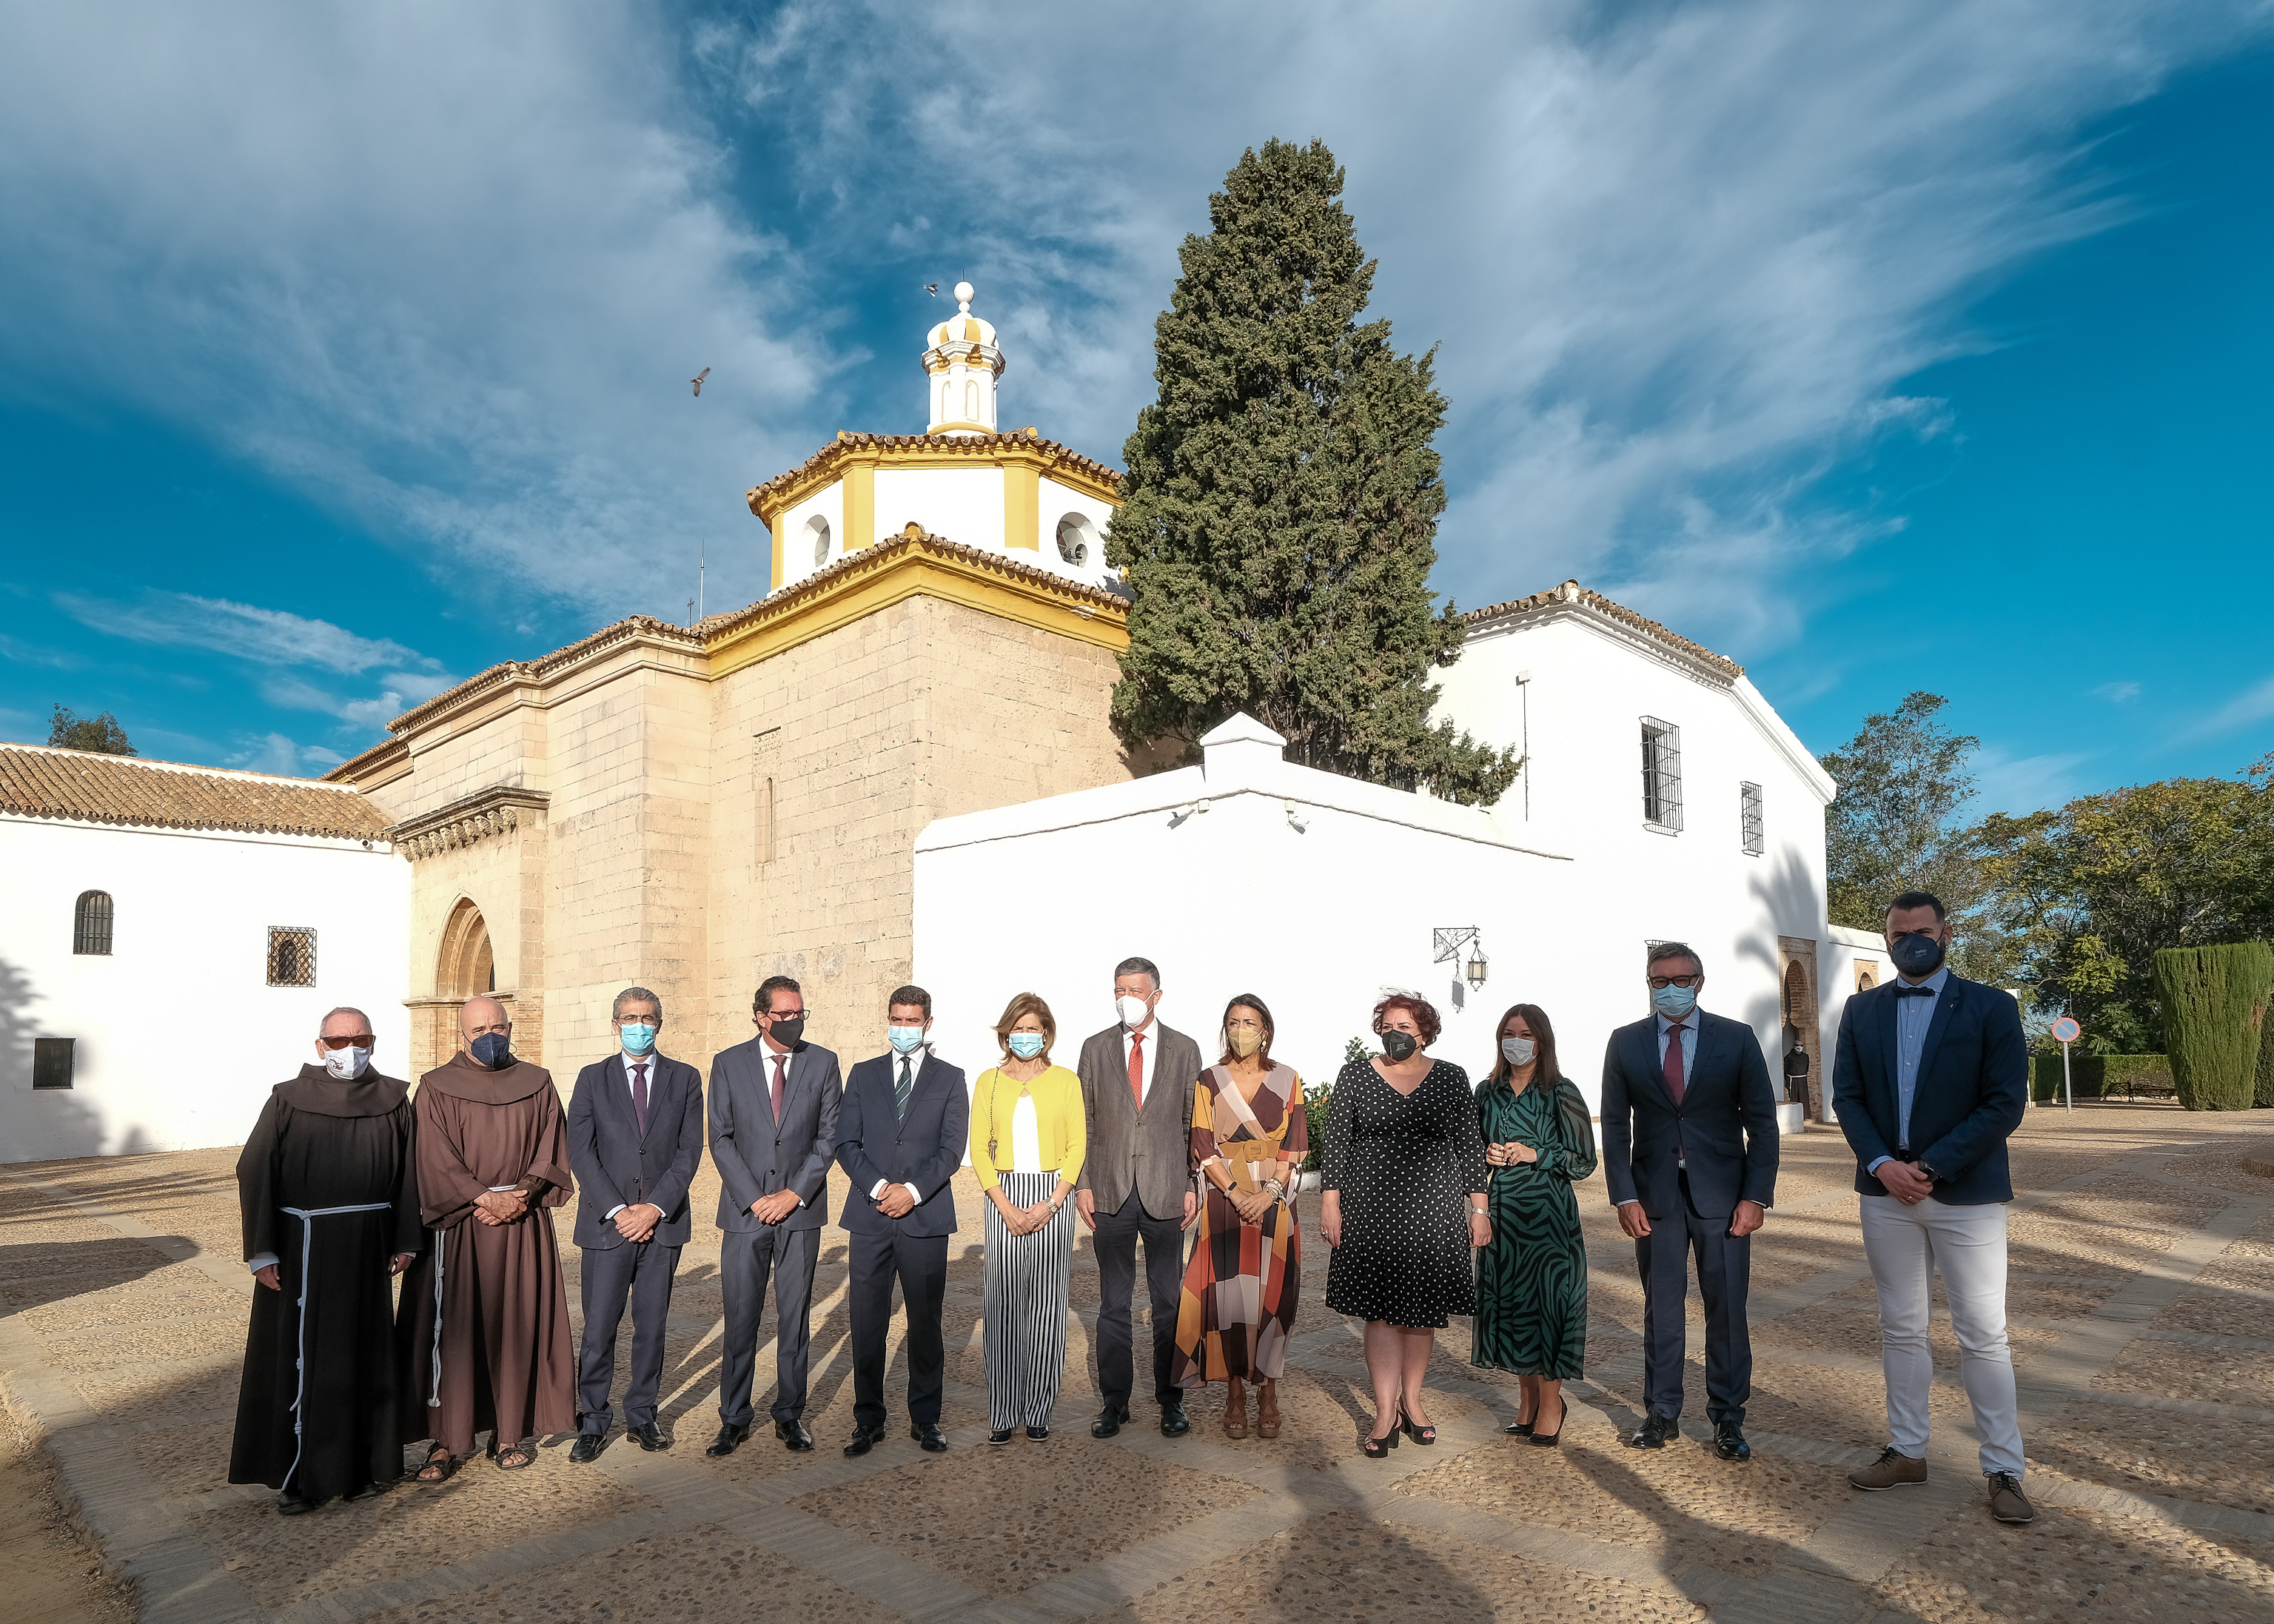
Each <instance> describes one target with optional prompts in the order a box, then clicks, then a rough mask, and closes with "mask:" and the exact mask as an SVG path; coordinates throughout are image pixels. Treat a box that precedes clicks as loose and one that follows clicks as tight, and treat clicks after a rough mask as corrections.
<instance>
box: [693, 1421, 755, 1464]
mask: <svg viewBox="0 0 2274 1624" xmlns="http://www.w3.org/2000/svg"><path fill="white" fill-rule="evenodd" d="M749 1435H750V1429H749V1427H747V1426H734V1425H727V1426H722V1427H720V1428H719V1436H718V1437H716V1438H714V1439H712V1440H711V1447H709V1448H708V1449H705V1450H704V1452H703V1453H704V1454H705V1455H714V1456H716V1455H732V1454H734V1451H735V1450H737V1449H739V1448H741V1447H742V1444H743V1440H746V1439H748V1438H749Z"/></svg>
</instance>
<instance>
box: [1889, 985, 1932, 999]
mask: <svg viewBox="0 0 2274 1624" xmlns="http://www.w3.org/2000/svg"><path fill="white" fill-rule="evenodd" d="M1895 996H1897V997H1898V998H1931V997H1933V996H1934V989H1933V988H1931V987H1906V986H1904V985H1903V984H1902V983H1901V981H1897V982H1896V983H1895Z"/></svg>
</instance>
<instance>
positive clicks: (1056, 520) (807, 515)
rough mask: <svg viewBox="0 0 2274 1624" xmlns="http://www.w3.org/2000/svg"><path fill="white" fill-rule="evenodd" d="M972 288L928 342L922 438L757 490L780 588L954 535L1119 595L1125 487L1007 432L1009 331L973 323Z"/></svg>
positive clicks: (903, 439)
mask: <svg viewBox="0 0 2274 1624" xmlns="http://www.w3.org/2000/svg"><path fill="white" fill-rule="evenodd" d="M971 298H972V291H971V284H970V283H969V282H958V283H956V285H955V301H956V313H955V314H954V315H953V316H951V317H949V318H948V319H947V320H945V321H941V322H936V323H934V324H933V326H932V327H931V328H930V330H929V331H928V332H927V333H926V334H925V335H924V352H923V368H924V382H925V388H926V391H927V397H928V398H927V404H926V413H927V418H928V420H927V422H926V424H925V427H924V432H922V434H856V433H852V432H844V433H840V434H839V435H838V436H837V438H836V440H834V441H833V442H832V443H831V444H830V445H827V446H825V447H823V448H822V449H821V450H819V451H817V452H816V453H815V454H814V455H812V456H810V457H809V458H807V459H806V461H805V462H804V463H803V464H802V466H800V467H797V468H794V469H792V470H789V471H788V472H787V473H785V474H777V475H776V476H774V477H772V479H769V480H767V481H766V482H765V483H764V485H758V486H757V487H755V488H754V489H752V490H751V492H749V503H750V511H751V512H752V513H754V514H756V515H757V516H758V518H759V519H760V520H761V521H762V522H763V523H764V524H765V526H766V528H767V530H769V531H771V532H772V545H773V567H772V570H771V571H770V572H769V579H770V582H771V586H770V590H776V591H778V590H780V589H782V588H783V587H787V586H794V585H795V584H797V583H799V582H801V581H803V580H805V579H806V578H807V577H809V576H810V575H814V574H816V573H817V572H818V571H820V570H824V569H827V568H830V567H831V566H832V565H833V564H836V563H838V562H840V560H845V559H847V558H850V557H852V556H853V555H854V554H855V553H862V552H865V551H866V550H867V549H869V548H870V547H873V546H875V545H877V544H879V543H880V542H885V541H889V540H892V539H893V538H897V537H899V536H900V535H901V534H903V533H904V532H905V531H906V530H907V527H908V526H909V525H910V524H914V525H915V526H916V527H917V529H918V530H919V532H920V533H922V534H926V535H932V536H941V537H945V538H946V539H948V540H950V541H953V542H958V543H960V544H961V545H964V546H967V547H976V548H979V549H981V550H983V551H985V552H990V553H1002V554H1003V555H1005V557H1007V558H1009V559H1010V560H1013V561H1014V562H1017V563H1020V564H1026V565H1028V566H1031V567H1032V568H1036V569H1041V570H1044V571H1047V572H1048V573H1050V574H1051V575H1059V576H1062V577H1064V578H1065V579H1066V580H1069V581H1078V582H1080V583H1081V584H1083V585H1084V586H1092V587H1100V588H1103V589H1104V590H1109V591H1114V590H1119V585H1118V583H1119V575H1118V571H1115V570H1112V569H1109V568H1107V567H1106V563H1105V532H1106V530H1107V528H1108V527H1109V526H1111V523H1113V515H1114V511H1115V509H1116V508H1118V507H1119V506H1120V500H1121V497H1120V476H1119V475H1118V474H1117V473H1116V472H1115V471H1114V470H1112V469H1111V468H1108V467H1106V466H1105V465H1104V464H1103V463H1101V462H1092V461H1091V460H1090V459H1089V458H1088V457H1086V456H1083V455H1081V454H1079V453H1078V452H1074V451H1070V450H1068V449H1067V448H1066V447H1064V446H1061V445H1057V444H1054V443H1053V442H1051V441H1050V440H1044V439H1043V437H1042V436H1041V435H1040V434H1039V433H1037V432H1035V430H1034V429H1032V428H1021V429H1017V430H1013V432H1010V433H1007V434H1005V433H1004V432H1002V431H1001V430H1000V428H998V426H997V422H996V392H995V385H996V380H998V379H999V378H1000V377H1001V376H1002V375H1003V351H1002V350H1000V349H999V348H998V346H997V345H996V342H995V328H994V327H993V326H992V324H990V323H989V322H986V321H983V320H981V319H980V318H978V317H977V316H975V315H973V314H972V313H971Z"/></svg>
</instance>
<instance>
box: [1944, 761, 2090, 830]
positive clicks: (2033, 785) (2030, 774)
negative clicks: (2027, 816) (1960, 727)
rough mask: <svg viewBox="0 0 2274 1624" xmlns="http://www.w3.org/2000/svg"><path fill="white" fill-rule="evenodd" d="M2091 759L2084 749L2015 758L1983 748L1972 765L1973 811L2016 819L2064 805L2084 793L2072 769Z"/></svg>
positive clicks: (2074, 770) (2074, 769)
mask: <svg viewBox="0 0 2274 1624" xmlns="http://www.w3.org/2000/svg"><path fill="white" fill-rule="evenodd" d="M2091 759H2092V754H2091V752H2090V751H2088V750H2080V751H2075V752H2073V753H2058V752H2056V753H2049V754H2046V755H2043V756H2009V755H2007V753H2006V752H2005V751H2004V750H2001V749H1999V748H1997V747H1996V746H1995V745H1984V747H1983V749H1982V754H1981V755H1980V756H1978V757H1977V758H1976V760H1975V763H1974V771H1975V773H1976V777H1977V786H1976V790H1975V802H1974V807H1973V810H1974V811H1975V812H1976V813H1977V814H1978V813H1984V812H2006V813H2011V814H2013V815H2014V816H2020V815H2022V814H2023V813H2027V812H2037V811H2041V810H2044V808H2051V807H2060V806H2065V805H2067V803H2068V802H2069V801H2074V799H2075V798H2076V797H2077V796H2078V795H2080V794H2082V793H2084V792H2083V789H2082V786H2081V785H2080V783H2079V782H2078V778H2077V772H2076V770H2077V769H2078V768H2079V767H2081V766H2082V765H2083V764H2084V763H2086V762H2088V761H2090V760H2091Z"/></svg>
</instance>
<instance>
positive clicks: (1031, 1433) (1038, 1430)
mask: <svg viewBox="0 0 2274 1624" xmlns="http://www.w3.org/2000/svg"><path fill="white" fill-rule="evenodd" d="M1027 1440H1028V1442H1029V1443H1037V1444H1041V1443H1048V1442H1049V1441H1050V1428H1048V1427H1046V1426H1030V1427H1028V1429H1027Z"/></svg>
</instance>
